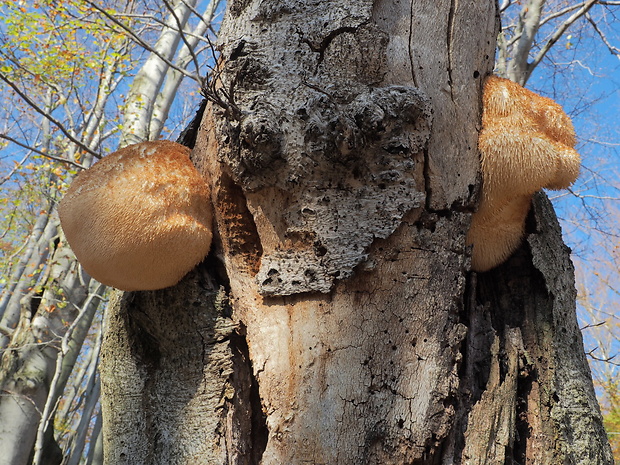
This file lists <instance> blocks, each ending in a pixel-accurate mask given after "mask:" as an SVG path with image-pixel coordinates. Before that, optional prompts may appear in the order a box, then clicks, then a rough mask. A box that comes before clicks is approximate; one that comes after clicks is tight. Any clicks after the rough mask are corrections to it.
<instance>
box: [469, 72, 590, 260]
mask: <svg viewBox="0 0 620 465" xmlns="http://www.w3.org/2000/svg"><path fill="white" fill-rule="evenodd" d="M482 103H483V113H482V131H481V132H480V137H479V139H478V148H479V149H480V154H481V167H482V196H481V200H480V205H479V208H478V211H477V212H476V213H474V215H473V217H472V224H471V228H470V230H469V233H468V235H467V239H466V242H467V244H468V245H473V251H472V269H473V270H474V271H487V270H490V269H491V268H494V267H495V266H497V265H499V264H500V263H502V262H504V261H505V260H506V259H508V257H509V256H510V255H511V254H512V253H513V252H514V251H515V250H516V249H517V248H518V247H519V244H520V243H521V241H522V239H523V236H524V234H525V217H526V216H527V213H528V211H529V209H530V203H531V200H532V196H533V194H534V193H535V192H536V191H538V190H540V189H542V188H548V189H556V190H557V189H566V188H567V187H569V186H570V185H571V184H572V183H573V182H574V181H575V179H577V176H578V175H579V164H580V158H579V154H578V153H577V152H576V151H575V150H574V149H573V147H574V146H575V131H574V129H573V124H572V123H571V120H570V118H569V117H568V115H566V113H564V111H563V110H562V107H560V105H558V104H557V103H555V102H554V101H553V100H551V99H548V98H545V97H541V96H540V95H538V94H535V93H534V92H531V91H529V90H527V89H524V88H523V87H521V86H520V85H518V84H515V83H514V82H512V81H510V80H508V79H503V78H499V77H497V76H490V77H489V78H488V79H487V81H486V82H485V86H484V93H483V101H482Z"/></svg>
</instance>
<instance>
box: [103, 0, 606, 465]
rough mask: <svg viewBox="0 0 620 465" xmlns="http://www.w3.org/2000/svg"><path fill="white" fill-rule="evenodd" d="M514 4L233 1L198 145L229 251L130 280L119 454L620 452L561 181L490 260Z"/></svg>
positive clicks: (493, 456) (114, 383)
mask: <svg viewBox="0 0 620 465" xmlns="http://www.w3.org/2000/svg"><path fill="white" fill-rule="evenodd" d="M496 18H497V11H496V5H495V2H493V1H487V0H482V1H477V2H468V3H467V4H463V3H458V2H457V3H455V2H448V1H439V2H433V3H432V4H429V3H428V2H422V1H417V0H412V1H407V2H389V1H387V2H386V1H380V2H371V1H361V2H355V3H353V4H352V3H351V2H345V1H334V2H313V1H306V0H299V1H296V2H293V3H288V2H287V3H285V2H279V1H275V0H273V1H272V0H267V1H253V0H249V1H233V2H230V3H229V4H228V6H227V12H226V16H225V19H224V23H223V25H222V28H221V31H220V36H219V47H220V50H221V62H220V65H219V68H218V72H217V73H216V74H215V75H214V76H212V78H211V80H210V81H209V83H208V84H207V88H206V89H205V94H206V95H207V97H208V98H209V100H210V101H211V104H210V105H209V106H208V107H207V109H206V111H205V114H204V117H203V119H202V125H201V126H200V131H199V133H198V138H197V142H196V146H195V148H194V151H193V160H194V162H195V164H196V165H197V166H198V167H199V169H200V170H202V172H203V173H204V175H205V177H206V178H207V179H208V180H209V182H210V183H211V187H212V192H213V195H212V199H213V203H214V206H215V210H216V231H217V235H216V241H215V245H214V250H213V251H212V252H211V254H210V255H209V257H208V258H207V259H206V260H205V261H204V262H203V264H202V265H200V266H199V267H198V268H197V269H196V270H195V271H194V272H192V273H190V274H189V275H188V276H187V277H186V278H185V279H184V280H183V281H182V282H181V283H180V284H178V285H177V286H176V287H173V288H169V289H164V290H162V291H154V292H135V293H126V294H116V295H115V296H114V299H113V304H112V306H111V308H110V311H109V312H108V314H107V317H106V324H107V326H108V330H107V333H106V335H105V337H104V342H103V348H102V366H101V373H102V395H103V397H102V407H103V411H104V427H103V428H104V450H105V453H106V463H109V464H123V463H127V464H142V463H144V464H146V463H148V464H157V463H161V464H170V463H196V464H215V463H218V464H220V463H227V464H233V463H235V464H252V463H262V464H283V463H286V464H301V463H317V464H319V463H323V464H359V463H368V464H374V463H376V464H392V463H394V464H396V463H399V464H400V463H417V464H431V463H467V464H475V463H480V464H483V463H513V462H515V463H537V464H556V463H557V464H560V463H562V464H564V463H574V464H611V463H613V459H612V457H611V452H610V448H609V444H608V442H607V439H606V436H605V431H604V429H603V425H602V419H601V415H600V411H599V408H598V404H597V402H596V398H595V395H594V389H593V386H592V381H591V375H590V371H589V368H588V365H587V361H586V359H585V354H584V350H583V344H582V340H581V333H580V331H579V328H578V325H577V320H576V316H575V290H574V276H573V267H572V264H571V262H570V258H569V252H568V250H567V248H566V247H565V246H564V244H563V242H562V239H561V233H560V229H559V226H558V223H557V219H556V218H555V215H554V213H553V209H552V207H551V206H550V204H549V202H548V200H547V199H546V197H545V196H544V195H539V196H537V197H536V199H535V201H534V205H533V209H532V213H531V215H530V219H529V227H528V235H527V238H526V241H525V243H524V245H523V246H522V248H521V249H520V250H519V251H517V253H516V254H515V255H514V256H513V257H512V258H511V259H510V260H509V261H508V262H506V263H505V264H503V265H501V266H500V267H498V268H496V269H494V270H492V271H489V272H487V273H484V274H480V275H476V274H473V273H471V272H470V271H469V258H468V251H467V249H466V247H465V234H466V231H467V229H468V226H469V221H470V215H471V212H472V211H473V209H474V208H475V205H476V198H477V196H476V192H477V189H478V185H479V180H478V176H477V173H478V153H477V150H476V147H477V137H478V130H479V121H480V111H481V106H480V99H481V90H482V83H483V80H484V78H485V77H486V76H487V75H489V74H490V73H491V71H492V70H493V58H494V51H495V37H496V35H497V32H498V30H499V29H498V24H497V22H496ZM515 72H516V71H515ZM520 72H521V73H522V72H523V71H520ZM520 79H523V77H520Z"/></svg>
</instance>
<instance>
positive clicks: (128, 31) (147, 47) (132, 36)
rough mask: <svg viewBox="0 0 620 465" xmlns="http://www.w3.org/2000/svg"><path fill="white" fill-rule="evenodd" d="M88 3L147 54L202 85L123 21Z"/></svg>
mask: <svg viewBox="0 0 620 465" xmlns="http://www.w3.org/2000/svg"><path fill="white" fill-rule="evenodd" d="M86 2H87V3H88V4H89V5H90V6H91V7H92V8H94V9H95V10H97V11H99V12H100V13H101V14H103V15H104V16H105V17H106V18H108V19H109V20H110V21H112V22H113V23H114V24H116V25H117V26H119V27H120V28H121V29H123V30H124V31H125V33H126V34H127V36H128V37H129V38H130V39H131V40H133V41H134V42H136V43H137V44H138V45H140V46H141V47H142V48H144V49H145V50H146V51H147V52H149V53H152V54H154V55H156V56H157V57H158V58H159V59H160V60H162V61H163V62H164V63H166V64H167V65H168V66H170V67H171V68H174V69H176V70H177V71H178V72H179V73H181V74H184V75H185V76H187V77H189V78H190V79H193V80H194V81H197V82H198V83H199V84H200V76H196V75H194V74H192V73H190V72H189V71H187V70H186V69H183V68H181V67H179V66H177V65H175V64H174V63H173V62H172V61H170V60H169V59H168V58H166V57H165V56H164V55H162V54H161V53H159V52H158V51H157V50H155V49H154V48H153V47H151V46H150V45H149V44H147V43H146V42H145V41H144V40H142V39H141V38H140V37H139V36H138V35H137V34H136V33H135V32H133V31H132V30H131V29H130V28H129V27H127V26H125V25H124V24H123V23H122V22H121V21H119V20H118V19H117V18H115V17H114V16H113V15H111V14H110V13H108V12H107V11H105V10H104V9H103V8H101V7H100V6H98V5H96V4H95V3H94V2H93V1H91V0H86Z"/></svg>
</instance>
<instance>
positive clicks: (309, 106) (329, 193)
mask: <svg viewBox="0 0 620 465" xmlns="http://www.w3.org/2000/svg"><path fill="white" fill-rule="evenodd" d="M360 28H361V30H363V31H367V29H368V28H367V27H365V26H360ZM342 31H345V32H339V33H338V34H330V35H328V38H329V40H327V39H324V40H323V41H322V42H321V43H320V45H309V46H310V47H311V50H313V51H317V54H318V55H317V56H316V62H317V63H316V66H317V67H318V68H321V67H322V66H323V65H324V64H325V63H327V62H329V61H330V60H334V59H335V58H334V57H332V56H331V55H330V54H329V47H330V45H329V44H333V43H335V42H337V41H340V42H342V44H341V45H342V46H344V45H347V46H349V45H352V44H357V51H358V53H359V54H360V61H361V55H362V54H363V53H365V52H366V51H367V50H366V49H367V48H368V46H369V45H368V41H367V40H366V39H368V40H369V39H370V38H369V37H368V38H367V37H366V35H367V33H366V32H364V33H362V34H361V36H362V39H360V38H359V37H356V34H357V33H356V31H357V30H356V29H354V28H351V27H347V28H343V29H342ZM350 35H353V36H354V37H355V38H353V37H349V38H348V39H341V36H350ZM365 38H366V39H365ZM303 41H305V42H307V43H309V44H311V41H310V40H309V39H303ZM379 47H382V45H381V42H379ZM243 48H244V49H245V52H241V54H240V55H239V58H237V59H236V60H233V61H232V62H231V64H230V65H227V69H228V72H229V73H230V74H232V75H233V76H235V77H234V78H232V82H233V87H234V88H235V89H236V91H238V90H239V89H240V88H243V95H244V96H246V95H248V94H249V95H251V98H247V97H244V99H243V100H242V101H237V100H236V101H235V105H237V107H238V108H241V110H242V111H241V116H240V117H239V119H232V118H231V119H226V118H221V117H220V118H219V119H218V123H219V124H218V126H217V129H218V132H219V134H220V137H219V139H220V140H222V141H224V145H223V146H222V147H221V148H220V150H219V152H218V155H219V159H220V161H221V162H223V163H224V165H225V166H226V167H227V168H228V170H229V172H230V175H231V177H232V179H233V180H234V182H235V183H237V184H238V185H239V186H241V188H242V189H243V190H244V192H245V194H246V197H247V199H248V205H249V208H250V211H252V213H253V215H254V217H255V220H256V222H257V226H258V231H259V235H260V236H261V237H262V238H263V239H264V238H265V237H266V236H267V235H269V234H271V235H273V234H276V235H277V237H278V241H277V242H278V243H279V244H278V245H277V246H276V247H274V248H272V249H271V250H264V253H263V256H262V262H261V268H260V270H259V273H258V275H257V282H258V286H259V290H260V292H261V293H262V294H263V295H291V294H297V293H303V292H311V291H318V292H323V293H327V292H329V291H330V290H331V288H332V285H333V282H334V280H335V279H345V278H348V277H350V276H351V275H352V274H353V270H354V268H355V267H356V266H357V265H358V264H359V263H360V262H362V261H363V260H365V259H366V258H367V253H366V249H367V248H368V246H369V245H370V244H371V243H372V241H373V240H374V239H376V238H386V237H388V236H389V235H390V234H391V233H393V232H394V230H395V229H396V228H397V227H398V225H399V224H400V223H401V221H402V218H403V216H404V215H405V214H406V213H407V212H409V211H411V210H413V209H416V208H419V207H422V206H423V205H424V199H425V193H424V189H423V187H424V184H423V174H422V164H423V152H424V149H425V146H426V143H427V141H428V138H429V135H430V128H431V120H432V110H431V105H430V101H429V99H428V98H427V97H426V96H425V95H424V93H423V92H422V91H420V90H419V89H417V88H415V87H411V86H397V85H390V86H386V87H378V88H369V87H368V86H367V80H368V77H367V76H368V75H367V74H364V76H366V77H365V79H364V80H362V81H361V83H360V82H359V81H356V80H352V79H344V82H343V83H341V85H339V86H334V88H333V89H331V88H329V87H328V88H325V89H321V88H320V87H319V86H318V85H315V84H312V83H310V82H306V80H304V79H301V80H300V79H297V80H296V81H294V82H293V84H294V86H293V87H294V90H293V91H292V92H293V101H294V104H293V105H292V106H291V104H290V103H288V104H284V103H283V104H282V105H278V104H277V102H278V101H280V100H284V99H289V100H290V98H291V94H287V93H284V94H283V93H282V92H283V89H282V87H283V84H282V82H283V80H282V79H281V76H280V74H279V72H278V69H277V67H276V68H275V69H274V68H270V67H269V66H267V65H266V64H265V61H264V60H261V59H260V58H257V57H256V55H259V54H258V53H254V52H253V51H252V45H250V44H247V43H246V45H244V46H243ZM233 50H235V51H236V52H237V54H239V47H233ZM231 53H232V52H231ZM244 53H246V54H247V55H243V54H244ZM377 53H379V52H377V51H375V54H377ZM353 55H355V53H354V54H353ZM259 61H262V63H258V62H259ZM354 61H355V60H354ZM379 61H381V60H379ZM360 66H361V65H360ZM328 69H329V70H333V68H332V67H328ZM326 72H327V71H326ZM332 74H333V73H332ZM371 74H372V73H371ZM357 75H358V74H356V73H353V76H357ZM359 75H362V69H361V67H360V69H359ZM330 79H331V82H334V81H335V82H338V77H337V76H330ZM314 80H316V79H314ZM336 89H338V90H336ZM235 95H238V93H237V94H235ZM274 204H275V205H278V206H279V208H277V209H271V208H270V205H274ZM261 217H262V218H261ZM267 225H269V226H267ZM274 225H275V230H274V229H273V227H274ZM261 226H263V227H262V228H261ZM268 229H269V230H268ZM262 242H263V243H265V242H266V243H269V242H273V241H264V240H263V241H262Z"/></svg>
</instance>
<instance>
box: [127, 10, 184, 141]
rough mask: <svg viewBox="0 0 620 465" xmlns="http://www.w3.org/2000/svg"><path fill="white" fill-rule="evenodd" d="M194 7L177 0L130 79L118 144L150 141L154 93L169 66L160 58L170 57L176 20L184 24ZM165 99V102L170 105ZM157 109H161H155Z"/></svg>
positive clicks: (178, 33)
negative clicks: (147, 53) (141, 62)
mask: <svg viewBox="0 0 620 465" xmlns="http://www.w3.org/2000/svg"><path fill="white" fill-rule="evenodd" d="M195 6H196V0H179V1H177V2H176V5H175V6H174V8H173V10H172V11H171V12H170V15H169V16H168V18H167V19H166V23H165V25H164V29H163V31H162V33H161V34H160V36H159V39H158V40H157V43H156V44H155V46H154V47H153V51H154V53H151V54H150V55H149V57H148V58H147V59H146V61H145V63H144V64H143V65H142V66H141V67H140V70H139V71H138V73H137V74H136V76H135V77H134V79H133V83H132V85H131V89H130V91H129V93H128V95H127V104H126V106H125V114H124V124H123V134H122V137H121V141H120V144H119V146H120V147H124V146H126V145H130V144H135V143H138V142H143V141H145V140H153V137H154V135H153V134H150V133H149V128H150V122H151V119H152V118H153V111H154V107H155V102H156V101H157V96H158V94H159V92H160V90H161V87H162V85H163V83H164V79H165V78H166V73H167V72H168V70H169V68H170V66H169V64H168V63H166V61H165V60H164V59H162V58H165V59H166V60H168V61H172V60H174V56H175V54H176V51H177V48H178V46H179V42H180V41H181V34H183V31H182V30H181V31H179V30H178V25H177V20H178V22H179V23H180V25H181V27H185V24H186V23H187V20H188V19H189V16H190V14H191V9H192V8H194V7H195ZM170 103H171V101H169V103H168V104H170ZM159 111H160V112H161V109H159Z"/></svg>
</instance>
